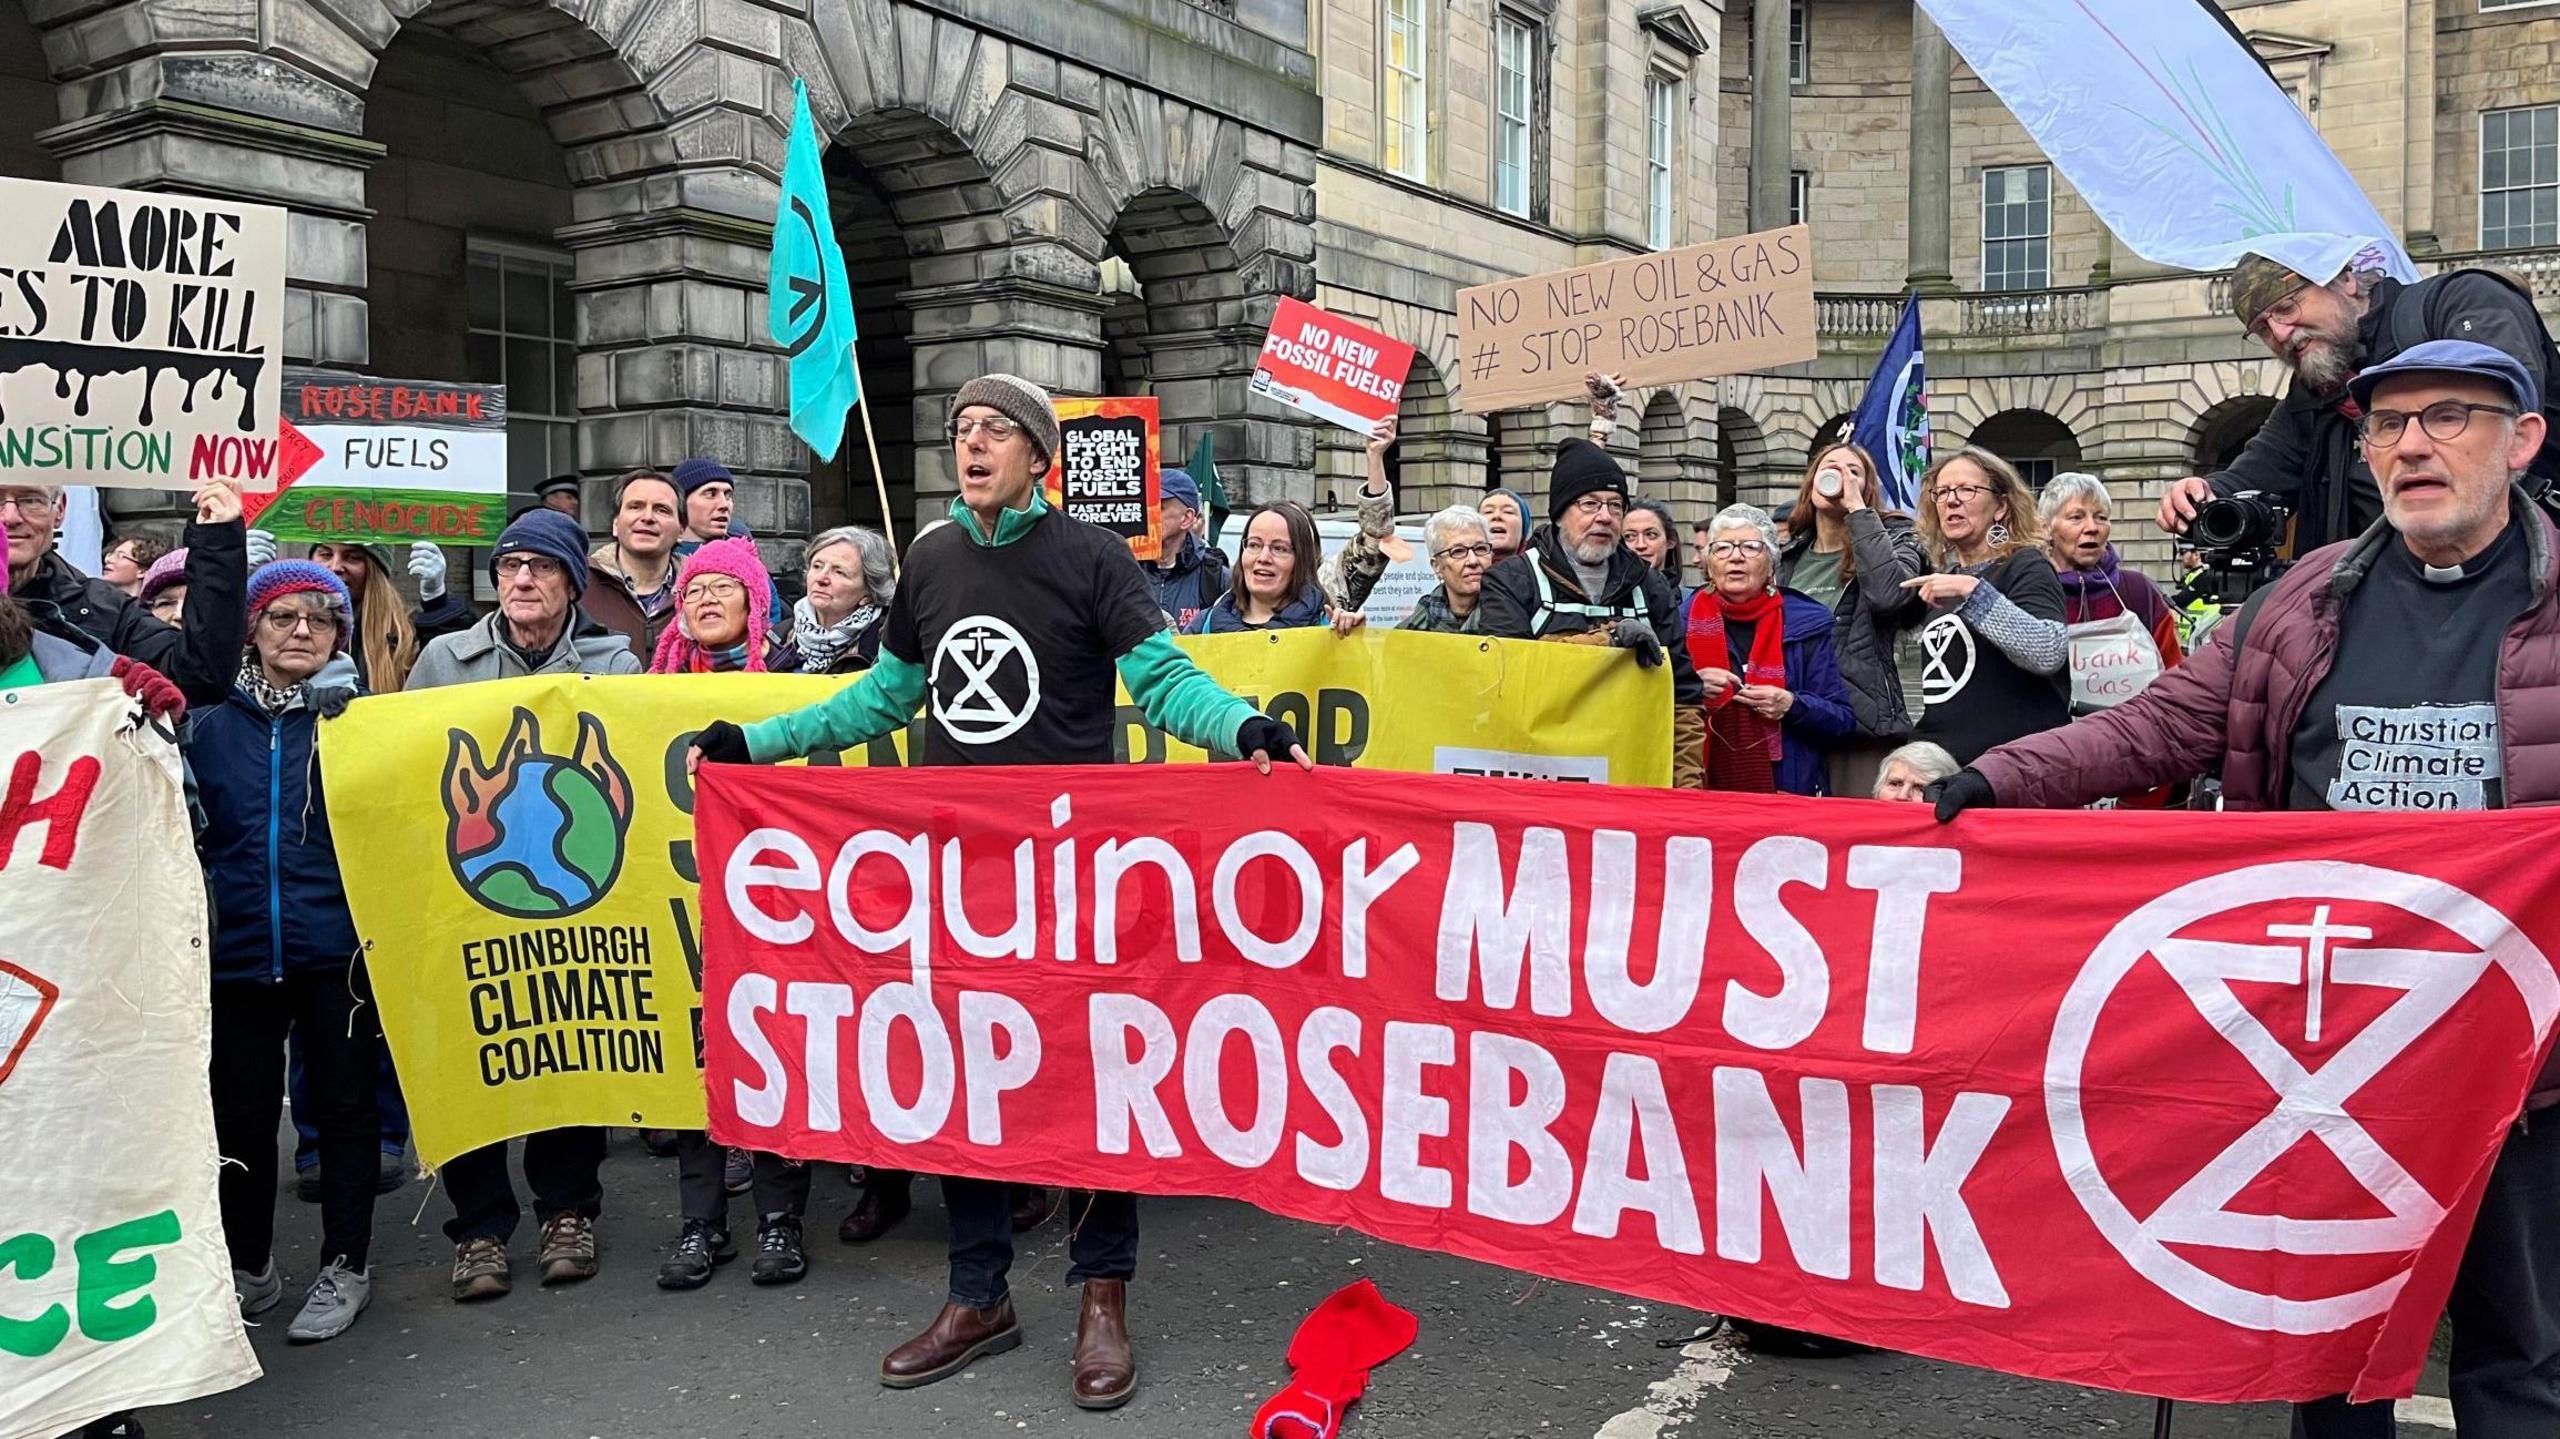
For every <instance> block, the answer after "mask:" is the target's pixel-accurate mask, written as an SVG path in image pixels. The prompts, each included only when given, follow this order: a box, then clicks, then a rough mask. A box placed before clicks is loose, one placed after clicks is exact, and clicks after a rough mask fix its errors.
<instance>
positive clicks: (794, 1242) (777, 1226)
mask: <svg viewBox="0 0 2560 1439" xmlns="http://www.w3.org/2000/svg"><path fill="white" fill-rule="evenodd" d="M808 1272H809V1254H808V1251H807V1250H806V1249H804V1248H803V1247H802V1246H801V1243H800V1216H798V1215H796V1214H768V1215H766V1216H765V1217H764V1223H763V1224H762V1225H761V1226H759V1231H758V1233H757V1235H756V1267H755V1272H754V1273H752V1274H749V1275H748V1276H747V1277H748V1278H749V1279H751V1280H753V1281H754V1282H756V1283H758V1284H797V1283H799V1282H800V1276H801V1275H803V1274H806V1273H808Z"/></svg>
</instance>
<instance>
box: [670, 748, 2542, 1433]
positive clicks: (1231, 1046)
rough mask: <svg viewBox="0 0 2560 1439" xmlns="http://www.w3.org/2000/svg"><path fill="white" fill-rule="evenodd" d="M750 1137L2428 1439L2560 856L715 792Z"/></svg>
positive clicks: (1765, 806)
mask: <svg viewBox="0 0 2560 1439" xmlns="http://www.w3.org/2000/svg"><path fill="white" fill-rule="evenodd" d="M698 826H699V828H698V837H699V845H700V851H701V856H702V864H703V868H702V905H703V911H704V926H703V930H704V949H705V952H706V964H705V974H704V983H703V1017H704V1030H705V1043H706V1051H707V1083H708V1086H709V1096H710V1111H711V1127H712V1133H713V1134H714V1136H715V1137H717V1138H718V1139H719V1140H720V1141H721V1142H723V1143H727V1144H742V1145H750V1146H754V1147H757V1148H763V1149H774V1150H779V1151H781V1152H783V1153H785V1154H791V1155H796V1156H801V1157H805V1158H810V1159H838V1160H852V1161H858V1162H878V1163H889V1164H895V1165H897V1166H899V1167H902V1168H909V1169H916V1170H922V1171H926V1172H939V1173H960V1174H978V1175H987V1176H994V1177H1002V1178H1006V1179H1013V1180H1020V1181H1028V1182H1038V1183H1046V1184H1072V1185H1085V1186H1100V1187H1109V1188H1123V1189H1135V1190H1139V1191H1145V1192H1154V1193H1179V1194H1213V1195H1225V1196H1229V1197H1232V1198H1236V1199H1241V1200H1244V1201H1247V1202H1249V1203H1252V1204H1256V1205H1259V1206H1261V1207H1262V1208H1265V1209H1268V1210H1271V1211H1273V1212H1275V1213H1279V1214H1285V1215H1290V1216H1294V1217H1296V1218H1300V1219H1305V1220H1310V1221H1313V1222H1316V1223H1320V1224H1329V1225H1343V1224H1347V1225H1350V1226H1353V1227H1355V1228H1358V1229H1361V1230H1364V1231H1366V1232H1368V1233H1370V1234H1374V1235H1377V1236H1379V1237H1380V1238H1384V1239H1389V1240H1393V1241H1396V1242H1399V1243H1404V1244H1411V1245H1415V1246H1418V1247H1422V1248H1426V1249H1434V1250H1441V1251H1446V1252H1449V1253H1454V1254H1462V1255H1467V1256H1470V1257H1473V1258H1477V1259H1482V1260H1487V1261H1490V1262H1492V1263H1496V1264H1501V1265H1505V1266H1508V1267H1510V1268H1514V1269H1520V1270H1526V1271H1530V1272H1534V1273H1539V1274H1546V1275H1551V1276H1554V1277H1557V1278H1561V1279H1569V1280H1574V1281H1578V1282H1582V1283H1589V1284H1597V1285H1602V1286H1605V1287H1607V1288H1610V1289H1615V1290H1619V1291H1622V1292H1624V1293H1628V1294H1634V1295H1642V1296H1645V1297H1648V1298H1652V1299H1658V1300H1664V1301H1669V1302H1673V1303H1678V1304H1684V1305H1691V1306H1695V1307H1698V1308H1702V1309H1709V1310H1715V1311H1720V1312H1727V1313H1734V1314H1740V1315H1743V1316H1746V1317H1751V1318H1757V1319H1764V1320H1769V1321H1773V1322H1777V1323H1781V1324H1786V1325H1790V1326H1793V1327H1796V1328H1802V1329H1810V1330H1815V1331H1819V1332H1823V1333H1828V1334H1834V1335H1838V1336H1841V1337H1844V1338H1849V1339H1856V1340H1861V1341H1864V1342H1867V1343H1870V1344H1877V1345H1882V1346H1885V1347H1887V1348H1891V1349H1896V1350H1903V1351H1908V1352H1912V1353H1919V1354H1925V1355H1930V1356H1934V1357H1938V1358H1942V1359H1949V1360H1954V1361H1958V1362H1962V1363H1968V1364H1977V1365H1983V1366H1987V1367H1990V1368H1994V1369H2001V1370H2007V1371H2009V1372H2011V1373H2016V1374H2024V1375H2031V1376H2035V1377H2040V1378H2046V1379H2054V1380H2063V1381H2068V1382H2071V1383H2076V1384H2090V1385H2099V1386H2104V1387H2108V1388H2114V1389H2122V1390H2127V1391H2131V1392H2135V1393H2142V1394H2157V1395H2165V1396H2170V1397H2174V1398H2187V1399H2198V1400H2217V1401H2220V1400H2230V1401H2236V1400H2259V1399H2286V1398H2309V1397H2316V1396H2320V1395H2325V1394H2333V1393H2340V1392H2345V1391H2348V1390H2351V1389H2352V1390H2353V1391H2354V1392H2355V1393H2356V1394H2357V1395H2358V1396H2360V1397H2372V1396H2381V1395H2404V1394H2407V1393H2409V1392H2410V1389H2411V1387H2412V1385H2413V1383H2414V1381H2415V1379H2416V1377H2417V1374H2418V1370H2419V1366H2420V1364H2421V1362H2422V1361H2423V1360H2424V1358H2425V1355H2426V1349H2427V1343H2428V1339H2429V1337H2430V1335H2431V1334H2432V1333H2433V1331H2434V1327H2435V1319H2436V1315H2437V1313H2438V1312H2439V1311H2440V1309H2441V1308H2442V1305H2443V1302H2444V1298H2445V1294H2446V1292H2447V1290H2448V1288H2449V1287H2450V1285H2451V1282H2452V1272H2453V1264H2454V1261H2455V1260H2456V1259H2457V1258H2458V1256H2459V1252H2460V1248H2461V1242H2462V1239H2463V1236H2464V1235H2465V1234H2466V1233H2467V1231H2468V1229H2469V1225H2470V1221H2471V1216H2472V1214H2473V1212H2474V1211H2475V1209H2476V1208H2477V1205H2478V1202H2479V1195H2480V1189H2481V1186H2482V1185H2483V1184H2484V1183H2485V1182H2486V1179H2487V1175H2488V1169H2489V1164H2490V1162H2491V1160H2492V1158H2493V1157H2494V1155H2495V1153H2496V1151H2497V1147H2498V1144H2499V1142H2500V1140H2501V1137H2502V1135H2503V1134H2504V1132H2505V1131H2506V1129H2507V1127H2508V1126H2509V1124H2510V1123H2511V1122H2512V1121H2513V1119H2514V1118H2515V1116H2516V1114H2517V1112H2518V1110H2519V1109H2520V1108H2521V1106H2522V1104H2523V1101H2524V1097H2525V1093H2526V1090H2527V1088H2528V1086H2529V1083H2530V1081H2531V1078H2532V1075H2533V1073H2534V1070H2535V1067H2536V1063H2537V1060H2538V1056H2539V1055H2540V1053H2541V1052H2542V1048H2543V1045H2544V1042H2545V1040H2546V1038H2547V1036H2548V1034H2549V1032H2550V1029H2551V1026H2552V1020H2553V1016H2554V1014H2555V1012H2560V977H2555V975H2554V973H2553V968H2552V964H2551V962H2550V960H2549V959H2547V958H2546V957H2545V951H2546V949H2548V948H2549V947H2550V946H2551V945H2552V944H2553V942H2554V941H2555V940H2560V884H2555V878H2560V876H2555V874H2554V870H2555V868H2560V864H2555V861H2554V859H2553V851H2552V844H2551V825H2550V821H2549V817H2548V816H2547V815H2536V814H2532V813H2525V812H2518V813H2496V814H2465V815H2458V816H2432V817H2431V816H2417V815H2412V816H2382V815H2355V816H2343V815H2216V816H2203V815H2193V814H2141V813H2132V812H2121V811H2120V812H2109V813H2057V814H2037V813H2009V812H1987V813H1977V814H1972V815H1968V816H1966V817H1965V819H1964V820H1963V821H1961V822H1960V823H1958V824H1957V825H1955V826H1952V827H1948V828H1941V827H1939V826H1938V825H1935V824H1933V823H1931V822H1930V820H1929V817H1928V814H1927V812H1926V810H1925V809H1923V808H1922V807H1921V806H1918V805H1884V804H1874V803H1867V802H1858V801H1848V800H1818V801H1809V800H1796V799H1787V798H1775V799H1764V798H1754V797H1748V796H1712V795H1711V796H1694V795H1681V794H1677V793H1674V792H1662V791H1651V790H1644V791H1638V790H1624V789H1611V788H1601V787H1590V788H1585V787H1582V786H1563V785H1542V784H1536V783H1533V782H1505V781H1491V780H1476V779H1459V778H1450V777H1439V776H1422V775H1382V774H1366V773H1360V772H1356V771H1354V772H1333V771H1326V772H1323V773H1320V774H1317V775H1314V776H1307V775H1301V774H1296V773H1284V774H1281V775H1278V776H1275V777H1272V778H1263V777H1260V776H1257V775H1256V774H1255V773H1254V772H1253V771H1252V770H1251V769H1249V768H1245V767H1242V766H1217V767H1211V768H1203V769H1196V770H1190V771H1185V772H1184V773H1181V774H1170V773H1149V774H1143V775H1141V774H1137V773H1134V772H1131V771H1126V770H1119V769H1107V768H1093V769H1077V770H1066V769H1015V770H956V769H940V770H913V771H878V770H870V771H854V770H819V769H812V770H806V771H802V770H756V771H754V772H752V773H748V772H744V771H736V770H729V769H715V770H713V771H711V772H709V773H708V774H707V776H706V778H705V782H704V783H703V784H702V786H701V791H700V806H699V810H698Z"/></svg>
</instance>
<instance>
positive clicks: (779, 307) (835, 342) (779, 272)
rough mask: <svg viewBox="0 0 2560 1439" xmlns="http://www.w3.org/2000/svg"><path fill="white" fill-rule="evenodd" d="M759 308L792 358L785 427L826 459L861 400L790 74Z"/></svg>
mask: <svg viewBox="0 0 2560 1439" xmlns="http://www.w3.org/2000/svg"><path fill="white" fill-rule="evenodd" d="M765 310H766V322H767V323H768V324H769V325H770V326H771V327H772V329H773V342H774V343H775V344H777V345H780V346H782V348H783V353H785V354H787V355H789V356H790V358H791V428H792V429H793V430H794V431H796V432H798V434H799V436H800V438H801V439H804V440H806V441H808V442H809V448H810V449H812V450H815V451H816V452H817V455H818V458H819V459H822V460H832V459H834V458H835V456H836V447H837V446H839V445H841V444H842V443H844V417H845V416H846V415H847V414H850V413H851V412H852V410H853V407H854V406H855V405H857V404H860V403H861V402H862V376H861V374H860V372H858V371H857V370H856V369H855V368H854V363H853V341H854V329H853V290H852V286H850V285H849V284H847V283H846V281H845V277H844V251H843V250H842V249H841V248H840V247H838V246H837V244H836V227H835V221H834V220H833V219H831V218H830V217H829V216H828V214H827V177H826V172H825V171H824V169H823V168H821V166H820V164H819V160H818V126H817V123H816V122H815V121H813V120H811V119H810V118H809V87H808V85H807V84H806V83H805V82H802V81H799V80H794V81H792V82H791V142H790V146H789V148H788V149H787V150H785V151H784V155H783V162H782V200H781V203H780V204H779V205H777V206H776V207H775V210H774V216H773V260H772V264H771V266H770V268H769V269H768V271H767V273H766V277H765Z"/></svg>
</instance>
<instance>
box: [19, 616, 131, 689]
mask: <svg viewBox="0 0 2560 1439" xmlns="http://www.w3.org/2000/svg"><path fill="white" fill-rule="evenodd" d="M27 653H28V654H30V655H32V656H34V657H35V662H36V677H37V678H38V679H41V680H43V681H44V682H45V683H46V684H49V685H54V684H61V683H62V682H63V681H65V680H94V679H104V678H106V677H107V675H108V674H109V673H110V672H111V671H112V670H113V669H114V668H115V663H116V655H115V651H113V650H111V649H108V648H107V647H106V646H105V645H100V644H92V645H88V646H81V645H75V644H73V643H72V642H71V641H69V640H66V639H58V638H56V637H55V636H52V635H49V634H46V633H45V632H44V631H42V630H38V631H36V633H35V643H34V644H32V645H30V646H29V647H28V649H27Z"/></svg>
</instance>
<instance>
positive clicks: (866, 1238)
mask: <svg viewBox="0 0 2560 1439" xmlns="http://www.w3.org/2000/svg"><path fill="white" fill-rule="evenodd" d="M914 1203H915V1201H914V1200H913V1199H912V1198H910V1197H909V1195H908V1193H907V1186H906V1185H904V1184H892V1183H889V1182H887V1181H879V1182H874V1183H870V1184H865V1185H864V1186H863V1187H862V1194H861V1196H860V1197H859V1198H857V1199H855V1200H854V1201H853V1208H852V1210H850V1211H849V1212H848V1213H846V1215H845V1217H844V1222H843V1223H842V1224H839V1225H837V1226H836V1238H838V1239H841V1240H843V1241H844V1242H845V1243H847V1244H868V1243H870V1242H871V1241H872V1240H874V1239H877V1238H879V1237H880V1236H881V1235H883V1234H886V1233H888V1232H889V1230H890V1228H891V1227H892V1226H893V1225H895V1224H896V1223H897V1222H898V1221H899V1220H901V1219H904V1218H906V1217H907V1211H908V1210H909V1209H910V1208H912V1207H913V1206H914Z"/></svg>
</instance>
